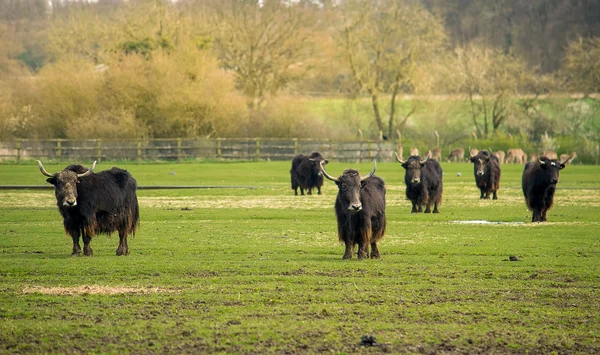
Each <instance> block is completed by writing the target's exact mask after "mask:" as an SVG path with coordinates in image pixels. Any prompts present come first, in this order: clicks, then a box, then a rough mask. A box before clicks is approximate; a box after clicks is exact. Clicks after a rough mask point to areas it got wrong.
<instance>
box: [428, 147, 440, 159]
mask: <svg viewBox="0 0 600 355" xmlns="http://www.w3.org/2000/svg"><path fill="white" fill-rule="evenodd" d="M427 158H429V159H433V160H437V161H438V162H440V161H442V148H440V147H437V148H433V149H432V150H430V151H429V152H427Z"/></svg>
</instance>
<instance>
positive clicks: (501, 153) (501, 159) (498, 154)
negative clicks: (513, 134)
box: [492, 150, 506, 164]
mask: <svg viewBox="0 0 600 355" xmlns="http://www.w3.org/2000/svg"><path fill="white" fill-rule="evenodd" d="M492 155H493V156H495V157H496V158H498V163H500V164H504V158H505V157H506V154H505V153H504V151H503V150H497V151H495V152H493V153H492Z"/></svg>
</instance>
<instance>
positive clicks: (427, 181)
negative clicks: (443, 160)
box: [396, 156, 444, 213]
mask: <svg viewBox="0 0 600 355" xmlns="http://www.w3.org/2000/svg"><path fill="white" fill-rule="evenodd" d="M396 159H397V160H398V162H399V163H400V164H402V167H403V168H404V169H405V170H406V172H405V174H404V183H405V184H406V197H407V198H408V199H409V200H410V202H411V203H412V210H411V213H417V212H423V205H425V206H426V207H425V211H424V212H425V213H431V206H432V205H433V213H439V212H440V211H439V210H438V206H441V204H442V194H443V190H444V189H443V184H442V167H441V166H440V163H438V162H437V161H436V160H430V159H425V160H421V158H420V157H419V156H411V157H409V158H408V160H406V161H403V160H400V158H399V157H398V156H396Z"/></svg>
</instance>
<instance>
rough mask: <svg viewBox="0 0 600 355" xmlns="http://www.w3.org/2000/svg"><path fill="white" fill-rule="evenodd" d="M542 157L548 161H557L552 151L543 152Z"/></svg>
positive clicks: (556, 156)
mask: <svg viewBox="0 0 600 355" xmlns="http://www.w3.org/2000/svg"><path fill="white" fill-rule="evenodd" d="M542 156H545V157H546V158H548V159H554V160H557V159H558V155H557V154H556V152H553V151H545V152H543V153H542Z"/></svg>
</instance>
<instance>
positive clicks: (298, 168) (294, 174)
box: [290, 152, 329, 195]
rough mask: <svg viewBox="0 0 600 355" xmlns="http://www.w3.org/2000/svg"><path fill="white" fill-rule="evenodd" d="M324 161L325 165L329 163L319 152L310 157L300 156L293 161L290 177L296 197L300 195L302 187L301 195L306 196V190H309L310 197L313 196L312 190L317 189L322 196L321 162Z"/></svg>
mask: <svg viewBox="0 0 600 355" xmlns="http://www.w3.org/2000/svg"><path fill="white" fill-rule="evenodd" d="M322 161H323V162H324V164H327V163H329V161H328V160H326V159H325V158H323V156H322V155H321V153H319V152H313V153H311V155H309V156H305V155H302V154H300V155H297V156H295V157H294V159H292V169H291V170H290V175H291V179H292V190H294V195H298V187H300V194H301V195H304V190H307V194H308V195H312V189H313V188H315V187H316V188H317V194H319V195H320V194H321V186H323V173H321V166H320V162H322Z"/></svg>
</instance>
